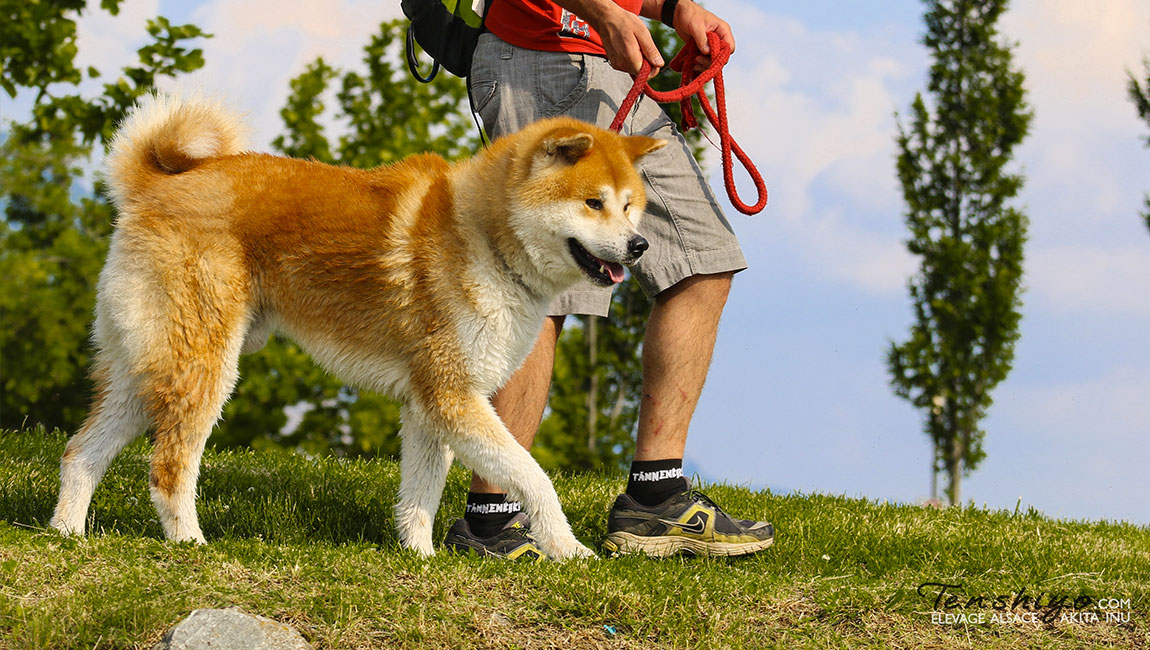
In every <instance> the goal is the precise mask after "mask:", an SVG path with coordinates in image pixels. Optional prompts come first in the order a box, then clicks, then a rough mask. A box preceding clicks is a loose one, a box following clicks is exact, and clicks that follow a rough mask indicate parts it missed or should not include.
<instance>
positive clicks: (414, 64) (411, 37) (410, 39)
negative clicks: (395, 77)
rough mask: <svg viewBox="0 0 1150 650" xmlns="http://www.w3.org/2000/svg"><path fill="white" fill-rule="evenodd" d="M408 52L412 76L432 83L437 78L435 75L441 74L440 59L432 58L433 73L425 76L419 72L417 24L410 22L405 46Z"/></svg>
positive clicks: (426, 82) (409, 68) (408, 65)
mask: <svg viewBox="0 0 1150 650" xmlns="http://www.w3.org/2000/svg"><path fill="white" fill-rule="evenodd" d="M404 50H405V51H406V53H407V69H408V70H411V76H413V77H415V79H416V80H417V81H419V82H421V83H425V84H428V83H431V80H432V79H435V75H437V74H439V61H436V60H435V59H432V60H431V74H429V75H427V76H426V77H424V76H423V75H422V74H420V73H419V61H417V60H416V58H415V25H414V24H413V23H408V25H407V45H406V46H405V47H404Z"/></svg>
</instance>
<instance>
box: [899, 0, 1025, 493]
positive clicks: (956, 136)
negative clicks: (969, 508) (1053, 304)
mask: <svg viewBox="0 0 1150 650" xmlns="http://www.w3.org/2000/svg"><path fill="white" fill-rule="evenodd" d="M1006 4H1007V3H1006V2H1005V1H1004V0H929V1H928V2H927V6H928V9H927V12H926V15H925V22H926V27H927V33H926V37H925V38H924V44H925V45H926V47H927V48H928V49H929V50H930V52H931V55H932V64H931V67H930V72H929V79H928V83H927V90H928V92H929V93H930V105H928V101H927V100H926V99H924V98H923V96H922V94H919V95H917V96H916V98H915V100H914V103H913V104H912V106H911V116H910V121H909V124H902V123H900V124H899V132H898V137H897V141H898V147H899V152H900V153H899V156H898V177H899V180H900V182H901V183H902V187H903V196H904V198H905V201H906V204H907V212H906V224H907V227H908V228H909V229H910V239H909V240H908V241H907V248H908V250H910V252H911V253H913V254H914V255H916V256H918V257H919V258H920V260H921V267H920V269H919V271H918V273H917V274H916V275H915V276H914V277H913V278H912V279H911V281H910V285H909V289H910V295H911V298H912V300H913V302H914V323H913V325H912V326H911V331H910V336H909V338H908V339H907V340H906V341H904V342H903V343H899V344H894V343H892V344H891V346H890V349H889V352H888V357H887V361H888V366H889V370H890V373H891V376H892V381H891V383H892V386H893V388H894V390H895V392H896V393H897V394H898V395H899V396H900V397H903V398H905V399H907V400H909V401H910V402H911V403H912V404H914V405H915V406H916V407H917V408H919V409H921V410H922V412H923V414H924V418H923V420H924V430H925V432H926V434H927V435H928V436H929V437H930V439H931V441H932V443H933V445H934V450H935V453H934V458H933V459H932V464H933V467H934V469H935V471H936V472H937V471H938V470H939V469H945V470H946V472H947V475H948V478H949V485H948V488H947V492H948V496H949V498H950V502H951V503H958V502H959V500H960V495H961V493H960V485H961V479H962V476H963V474H964V473H968V472H970V471H972V470H973V469H974V468H975V467H977V465H978V463H979V462H980V461H981V460H982V459H983V458H984V457H985V455H986V454H985V451H984V449H983V446H982V441H983V438H984V436H985V432H984V431H983V430H982V428H981V425H980V423H981V421H982V419H983V417H985V415H986V413H987V409H989V407H990V405H991V403H992V399H991V391H992V390H993V389H994V387H995V386H996V385H998V383H999V382H1001V381H1002V380H1003V379H1004V378H1005V377H1006V375H1007V373H1008V372H1009V371H1010V367H1011V363H1012V361H1013V358H1014V345H1015V342H1016V341H1017V339H1018V336H1019V331H1018V327H1019V321H1020V318H1021V314H1020V311H1019V309H1020V307H1021V299H1020V293H1021V282H1022V259H1023V243H1024V241H1025V239H1026V227H1027V220H1026V217H1025V216H1024V215H1023V214H1022V213H1021V212H1020V211H1018V210H1017V209H1015V208H1013V207H1011V206H1009V205H1007V202H1008V201H1009V200H1010V199H1011V198H1013V197H1015V196H1016V195H1017V194H1018V192H1019V190H1020V188H1021V187H1022V182H1023V179H1022V177H1021V176H1020V175H1018V174H1014V173H1011V172H1009V171H1008V170H1007V165H1008V163H1009V162H1010V160H1011V153H1012V151H1013V149H1014V147H1015V146H1016V145H1018V143H1019V142H1021V141H1022V139H1023V138H1024V137H1025V136H1026V133H1027V130H1028V128H1029V124H1030V120H1031V117H1032V113H1031V111H1030V109H1029V108H1028V107H1027V104H1026V101H1025V92H1024V90H1023V74H1022V72H1020V71H1019V70H1017V69H1015V68H1014V66H1013V64H1012V55H1011V46H1010V45H1009V44H1005V43H1003V41H1002V39H1001V38H1000V37H999V35H998V32H997V29H996V26H995V24H996V22H997V20H998V18H999V17H1000V16H1001V15H1002V12H1003V11H1004V10H1005V9H1006Z"/></svg>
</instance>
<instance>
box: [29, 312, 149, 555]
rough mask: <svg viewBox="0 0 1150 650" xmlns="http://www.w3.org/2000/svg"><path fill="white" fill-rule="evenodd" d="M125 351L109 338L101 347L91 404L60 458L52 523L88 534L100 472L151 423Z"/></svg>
mask: <svg viewBox="0 0 1150 650" xmlns="http://www.w3.org/2000/svg"><path fill="white" fill-rule="evenodd" d="M97 327H99V324H97ZM121 352H122V350H121V349H120V347H119V345H118V344H110V345H108V346H107V347H105V348H103V349H101V350H100V351H99V352H98V353H97V355H96V360H95V365H94V368H93V372H92V377H93V379H94V380H95V383H96V394H95V399H94V400H93V402H92V409H91V410H90V411H89V412H88V417H87V419H86V420H85V421H84V425H83V427H81V428H80V431H79V433H77V434H76V435H75V436H73V437H72V439H71V440H69V441H68V446H67V447H66V448H65V450H64V457H63V459H62V460H61V461H60V497H59V500H58V501H57V502H56V511H55V513H54V514H53V515H52V520H51V522H50V524H49V525H51V526H52V527H53V528H55V529H56V530H59V531H60V532H62V533H65V534H76V535H79V534H83V532H84V520H85V519H86V518H87V514H88V505H89V504H90V503H91V501H92V493H93V492H94V491H95V490H96V484H97V483H99V481H100V477H101V476H103V475H104V472H105V471H106V470H107V469H108V465H109V464H111V462H112V459H114V458H115V457H116V455H117V454H119V453H120V451H121V450H122V449H123V448H124V446H125V445H127V444H128V443H129V442H131V441H132V440H134V439H135V438H136V437H137V436H139V435H140V434H141V433H142V432H143V431H144V428H145V427H146V426H147V420H146V418H145V416H144V409H143V404H142V402H141V401H140V398H139V396H138V395H137V393H136V389H135V385H134V384H133V382H132V380H131V378H130V376H129V373H128V370H127V366H126V365H125V363H126V361H125V359H123V358H120V357H118V356H117V355H120V354H121Z"/></svg>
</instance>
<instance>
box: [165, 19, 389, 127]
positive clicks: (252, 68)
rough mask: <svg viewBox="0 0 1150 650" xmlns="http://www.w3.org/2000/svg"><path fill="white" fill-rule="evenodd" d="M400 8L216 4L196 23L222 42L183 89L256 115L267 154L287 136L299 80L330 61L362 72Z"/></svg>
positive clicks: (212, 43)
mask: <svg viewBox="0 0 1150 650" xmlns="http://www.w3.org/2000/svg"><path fill="white" fill-rule="evenodd" d="M401 15H402V13H401V12H400V10H399V4H398V3H389V2H376V1H374V0H341V1H339V2H311V1H309V0H284V1H282V2H276V3H267V2H262V1H259V0H212V1H209V2H205V3H203V4H202V5H201V6H200V7H198V8H197V9H196V11H195V12H194V13H193V15H192V19H191V22H193V23H195V24H196V25H199V26H200V27H201V28H202V29H204V30H205V31H207V32H209V33H211V34H213V35H214V37H213V38H211V39H208V40H207V41H205V42H204V44H203V48H204V59H205V66H204V68H203V69H201V70H200V71H198V72H196V73H194V74H192V75H188V76H186V77H183V78H181V79H180V80H179V81H178V82H177V83H175V84H167V85H168V86H172V85H175V86H179V87H181V88H186V87H192V88H195V89H197V90H202V91H203V92H205V93H208V94H211V95H216V96H222V97H223V98H224V99H225V100H227V101H228V102H230V103H232V104H234V105H235V106H237V107H238V108H239V109H241V110H243V111H245V112H246V113H247V114H248V119H249V120H250V121H251V123H252V125H253V127H254V138H253V144H254V145H255V146H256V147H257V148H261V149H263V148H267V147H268V145H269V143H270V142H271V140H272V139H273V138H274V137H275V136H276V135H277V134H279V133H280V132H281V130H282V123H281V120H280V117H279V110H280V108H282V107H283V105H284V102H285V100H286V99H287V96H288V93H289V91H290V88H289V82H290V81H291V79H292V77H294V76H296V75H298V74H299V73H301V72H303V69H304V66H306V65H307V64H308V63H310V62H311V61H313V60H315V59H316V58H317V57H320V56H322V57H323V58H324V60H325V61H326V62H327V63H328V64H329V65H333V66H336V67H339V68H349V67H359V66H360V60H361V59H362V57H363V47H364V46H365V45H366V44H367V42H368V40H369V39H370V38H371V35H372V34H374V33H375V32H376V30H377V29H378V27H379V24H380V23H381V22H382V21H384V20H389V19H392V18H397V17H400V16H401Z"/></svg>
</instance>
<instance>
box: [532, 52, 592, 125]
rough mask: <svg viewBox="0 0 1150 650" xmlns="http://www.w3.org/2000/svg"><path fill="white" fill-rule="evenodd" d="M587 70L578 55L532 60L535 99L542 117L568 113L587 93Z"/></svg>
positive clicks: (537, 57) (546, 55)
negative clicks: (533, 64)
mask: <svg viewBox="0 0 1150 650" xmlns="http://www.w3.org/2000/svg"><path fill="white" fill-rule="evenodd" d="M589 75H590V69H589V68H588V66H587V64H586V63H585V61H584V58H583V55H581V54H558V53H546V54H541V55H540V56H536V57H535V83H536V89H535V92H536V94H535V96H536V97H537V100H538V102H539V114H540V115H541V116H542V117H554V116H556V115H560V114H562V113H565V112H567V110H568V109H570V108H571V107H572V106H574V105H575V103H576V102H578V101H579V100H580V99H582V98H583V97H584V96H585V95H586V94H587V87H588V85H589V84H588V77H589Z"/></svg>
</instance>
